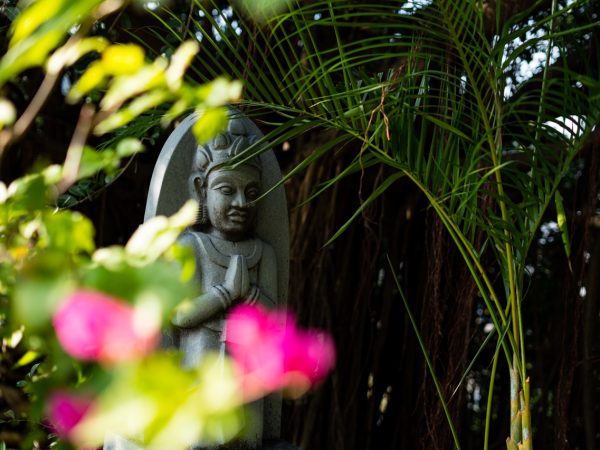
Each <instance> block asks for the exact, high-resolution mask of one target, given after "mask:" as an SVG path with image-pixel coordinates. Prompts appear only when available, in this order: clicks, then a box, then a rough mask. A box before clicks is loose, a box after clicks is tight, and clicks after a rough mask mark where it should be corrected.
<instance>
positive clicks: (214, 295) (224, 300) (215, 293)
mask: <svg viewBox="0 0 600 450" xmlns="http://www.w3.org/2000/svg"><path fill="white" fill-rule="evenodd" d="M178 242H179V243H180V244H181V245H184V246H187V247H190V248H191V249H192V250H193V251H194V254H195V255H196V275H195V276H196V279H197V280H201V279H202V276H201V275H202V273H201V271H202V268H201V265H200V264H198V260H199V259H200V258H199V256H200V255H201V254H202V253H203V252H202V249H201V248H200V246H199V245H198V244H197V242H196V238H195V237H194V236H193V235H192V234H191V233H189V232H188V233H184V234H182V235H181V237H180V238H179V240H178ZM232 302H233V299H232V298H231V295H230V293H229V291H228V290H227V289H226V288H225V287H224V286H223V285H221V284H219V285H216V286H210V287H209V288H208V290H207V291H206V292H204V293H202V294H201V295H200V296H198V297H196V298H194V299H192V300H187V301H184V302H182V303H180V304H179V305H177V307H176V308H175V311H174V314H173V318H172V319H171V323H172V324H173V325H175V326H176V327H179V328H193V327H196V326H198V325H201V324H202V323H203V322H206V321H208V320H210V319H212V318H213V317H215V316H216V315H218V314H220V313H222V312H223V311H225V310H226V309H227V308H229V306H231V303H232Z"/></svg>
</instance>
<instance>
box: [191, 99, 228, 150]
mask: <svg viewBox="0 0 600 450" xmlns="http://www.w3.org/2000/svg"><path fill="white" fill-rule="evenodd" d="M196 113H197V115H198V119H197V120H196V123H194V125H193V127H192V131H193V133H194V136H195V137H196V141H198V144H200V145H202V144H204V143H206V142H208V141H209V140H210V139H212V138H213V137H215V136H216V135H217V134H218V133H220V132H221V131H223V130H224V129H225V127H226V126H227V121H228V115H227V109H226V108H222V107H218V108H210V109H201V110H199V111H197V112H196Z"/></svg>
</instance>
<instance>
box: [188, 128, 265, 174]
mask: <svg viewBox="0 0 600 450" xmlns="http://www.w3.org/2000/svg"><path fill="white" fill-rule="evenodd" d="M259 139H260V136H258V135H257V134H255V133H253V131H252V130H249V129H248V128H247V127H246V121H245V120H242V119H236V118H232V119H231V120H229V123H228V125H227V129H226V130H225V131H223V132H222V133H220V134H218V135H217V136H215V137H214V138H213V139H211V140H210V141H209V142H208V143H207V144H204V145H200V146H198V150H197V153H196V155H195V158H194V167H193V173H192V177H198V176H200V177H201V178H204V179H205V178H206V177H207V176H208V174H209V173H210V172H211V171H212V170H213V169H215V168H217V167H221V166H224V165H226V164H228V163H229V162H231V161H232V160H234V158H236V157H237V156H239V155H241V154H242V153H243V152H244V151H245V150H246V149H247V148H248V147H250V146H251V145H253V144H255V143H256V142H257V141H258V140H259ZM241 160H243V157H242V158H240V161H241ZM243 164H244V165H249V166H252V167H255V168H256V169H258V170H259V172H260V171H261V163H260V158H259V157H258V156H254V157H252V158H250V159H248V160H245V161H244V162H243ZM198 172H203V176H202V175H201V174H199V173H198Z"/></svg>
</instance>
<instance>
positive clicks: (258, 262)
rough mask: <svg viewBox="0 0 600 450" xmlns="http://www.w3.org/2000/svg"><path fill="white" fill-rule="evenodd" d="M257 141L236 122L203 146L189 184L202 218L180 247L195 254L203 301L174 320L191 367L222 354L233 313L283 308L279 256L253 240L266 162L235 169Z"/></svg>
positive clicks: (187, 307) (253, 161) (182, 307)
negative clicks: (240, 308) (244, 307)
mask: <svg viewBox="0 0 600 450" xmlns="http://www.w3.org/2000/svg"><path fill="white" fill-rule="evenodd" d="M257 139H258V136H256V135H254V134H252V133H251V132H249V131H248V130H246V127H245V123H244V121H242V120H238V119H232V120H230V122H229V126H228V128H227V130H226V131H225V132H223V133H221V134H219V135H218V136H217V137H216V138H214V139H213V140H212V141H211V142H209V143H208V144H207V145H203V146H199V147H198V149H197V152H196V155H195V157H194V162H193V166H192V173H191V175H190V177H189V185H190V194H191V196H192V198H194V199H196V200H197V201H198V203H199V205H200V212H199V214H198V222H197V226H196V228H195V229H190V230H188V231H187V232H185V233H184V234H183V235H182V237H181V238H180V242H181V243H183V244H184V245H187V246H189V247H190V248H192V249H193V250H194V254H195V255H196V262H197V264H196V269H197V270H196V277H197V279H198V281H199V282H200V285H201V286H202V295H201V296H199V297H198V298H196V299H194V301H193V302H191V303H184V304H182V305H180V306H179V307H178V308H177V309H176V311H175V316H174V318H173V324H174V325H175V326H176V327H178V329H179V342H180V344H179V345H180V348H181V349H182V350H183V351H184V365H186V366H194V365H196V364H198V362H199V360H200V358H201V356H202V355H203V354H205V353H206V352H207V351H220V352H222V351H223V346H224V344H223V342H224V337H225V334H226V330H224V323H225V313H226V312H227V310H228V309H229V307H230V306H232V305H234V304H236V303H241V302H243V303H256V302H260V303H262V304H264V305H265V306H266V307H268V308H273V307H274V306H275V305H276V304H277V260H276V257H275V252H274V250H273V248H272V247H271V245H270V244H268V243H267V242H265V241H263V240H262V239H260V238H258V237H255V235H254V225H255V220H256V200H257V199H258V197H259V196H260V194H261V192H262V191H261V173H262V167H261V164H260V159H259V158H252V159H251V160H249V161H247V162H244V163H243V164H242V165H240V166H237V167H232V166H230V164H231V162H232V159H233V158H235V157H236V156H238V155H239V153H240V152H241V151H243V150H245V149H246V148H248V147H249V146H250V145H251V144H252V143H254V141H256V140H257Z"/></svg>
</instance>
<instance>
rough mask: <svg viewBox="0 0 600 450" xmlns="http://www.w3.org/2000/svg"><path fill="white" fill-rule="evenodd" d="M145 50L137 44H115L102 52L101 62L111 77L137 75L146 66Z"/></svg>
mask: <svg viewBox="0 0 600 450" xmlns="http://www.w3.org/2000/svg"><path fill="white" fill-rule="evenodd" d="M144 57H145V55H144V50H142V48H141V47H140V46H139V45H136V44H114V45H110V46H108V47H107V48H106V49H105V50H104V51H103V52H102V59H101V60H100V62H101V64H102V67H103V68H104V71H105V72H106V73H108V74H110V75H131V74H135V73H136V72H137V71H138V70H140V69H141V68H142V67H143V66H144Z"/></svg>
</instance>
